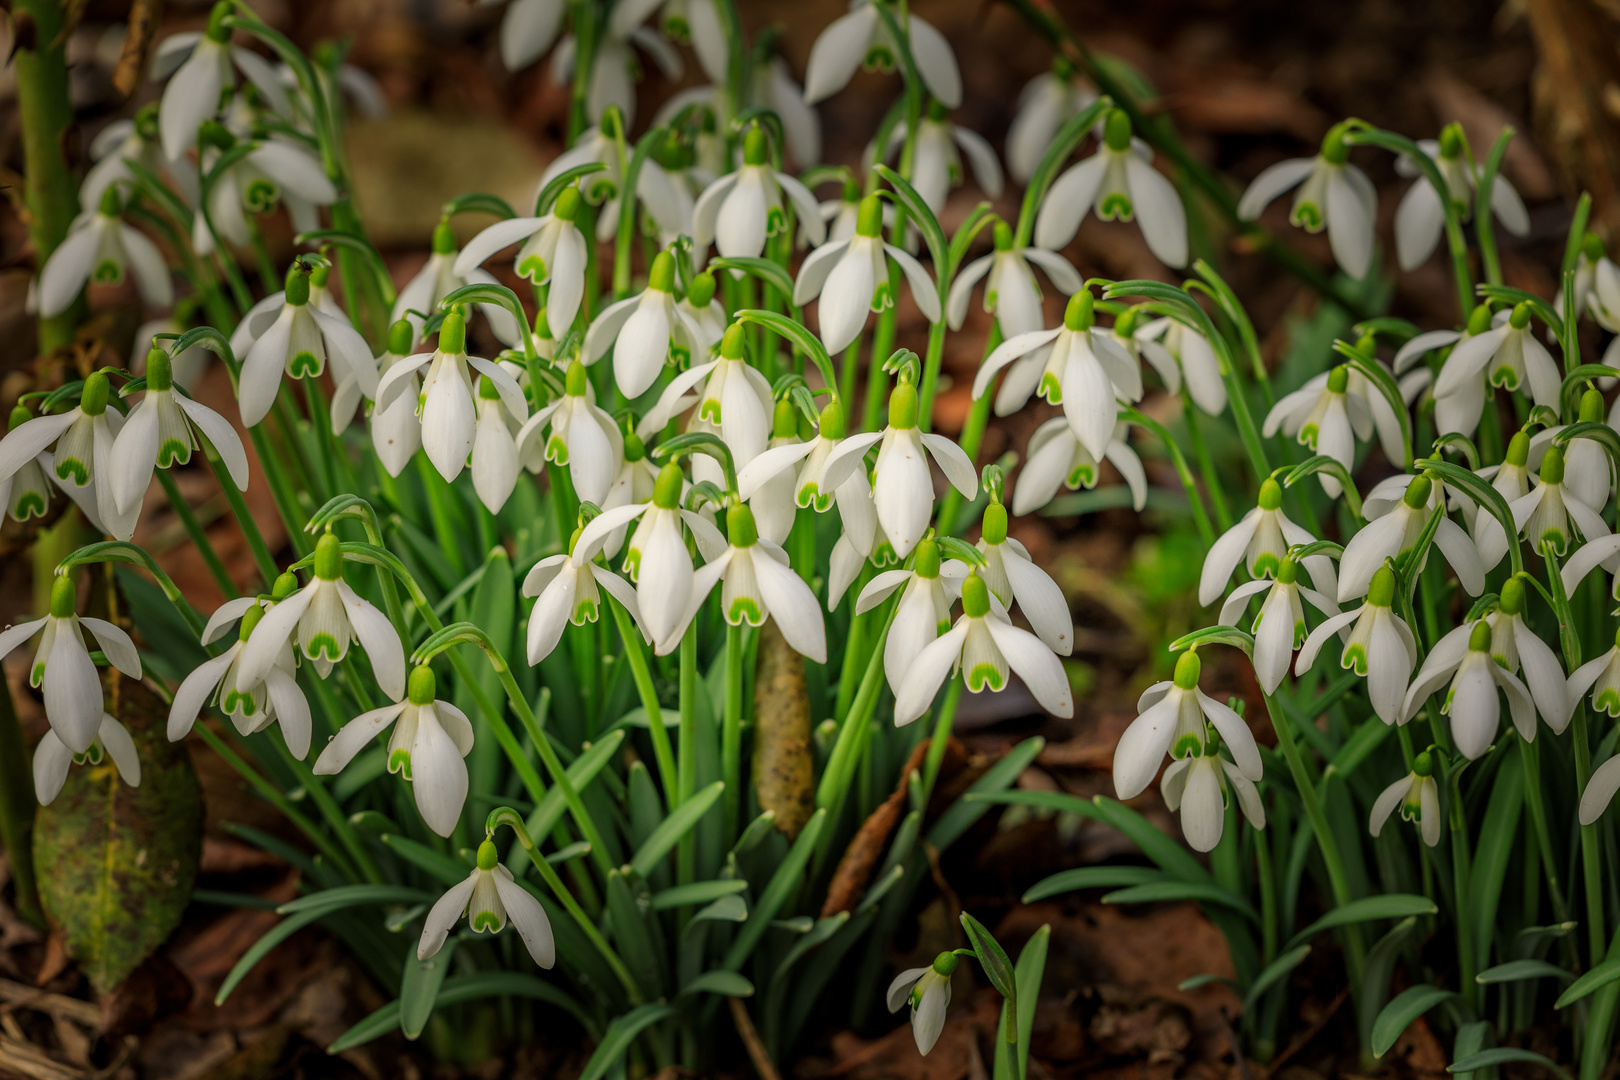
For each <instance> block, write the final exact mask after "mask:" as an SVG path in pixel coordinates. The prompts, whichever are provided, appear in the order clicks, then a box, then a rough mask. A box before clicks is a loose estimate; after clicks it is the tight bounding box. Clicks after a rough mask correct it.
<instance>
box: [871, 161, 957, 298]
mask: <svg viewBox="0 0 1620 1080" xmlns="http://www.w3.org/2000/svg"><path fill="white" fill-rule="evenodd" d="M872 169H873V171H874V172H876V173H877V174H878V175H879V176H881V177H882V178H883V180H884V182H885V183H887V184H888V185H889V187H891V188H892V189H894V195H895V198H897V199H899V200H900V205H901V206H904V207H905V208H906V213H907V215H909V216H910V218H911V220H912V221H913V222H915V223H916V225H917V231H918V232H920V233H922V238H923V242H924V243H925V244H927V245H928V254H929V255H930V256H931V257H932V258H933V260H934V277H935V285H936V287H937V288H938V289H939V298H940V301H941V302H943V301H944V300H945V288H944V285H943V284H942V279H943V275H942V274H941V273H940V272H939V270H940V267H942V266H949V265H950V262H949V259H950V250H951V245H950V241H948V240H946V239H945V230H944V229H942V228H940V227H939V218H937V217H935V216H934V212H933V211H932V210H930V209H929V208H928V204H927V203H926V202H924V201H923V197H922V196H921V195H919V194H917V189H916V188H914V187H912V186H911V183H910V181H908V180H907V179H906V178H905V177H903V176H901V175H900V174H899V173H897V172H895V171H894V170H893V169H891V168H889V167H888V166H887V165H883V164H881V163H880V164H877V165H874V166H873V167H872ZM896 242H898V241H896Z"/></svg>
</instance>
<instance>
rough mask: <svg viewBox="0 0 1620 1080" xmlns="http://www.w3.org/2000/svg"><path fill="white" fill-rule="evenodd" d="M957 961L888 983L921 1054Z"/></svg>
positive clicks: (940, 960)
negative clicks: (908, 1020) (906, 1016)
mask: <svg viewBox="0 0 1620 1080" xmlns="http://www.w3.org/2000/svg"><path fill="white" fill-rule="evenodd" d="M878 2H882V0H878ZM846 17H847V16H846ZM914 24H915V20H914ZM956 964H957V958H956V954H955V953H948V952H942V953H940V954H939V955H938V956H936V957H934V962H933V963H932V964H930V965H929V966H928V967H920V968H907V969H906V970H905V971H902V972H901V973H900V974H898V975H896V976H895V977H894V981H893V982H892V983H890V984H889V993H888V998H889V1011H890V1012H899V1011H900V1009H901V1007H902V1006H904V1005H905V1004H907V1003H908V1002H909V1003H910V1004H911V1037H912V1038H913V1039H915V1040H916V1041H917V1052H918V1053H919V1054H926V1053H928V1051H930V1050H932V1049H933V1048H934V1044H935V1043H937V1042H939V1036H940V1032H942V1031H944V1030H945V1013H946V1011H947V1010H948V1009H949V1008H950V1007H951V976H952V975H954V974H956Z"/></svg>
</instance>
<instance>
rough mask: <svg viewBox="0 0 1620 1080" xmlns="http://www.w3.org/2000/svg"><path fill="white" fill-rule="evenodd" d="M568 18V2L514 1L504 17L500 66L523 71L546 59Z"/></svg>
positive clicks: (491, 0) (487, 1)
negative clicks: (541, 58) (502, 64)
mask: <svg viewBox="0 0 1620 1080" xmlns="http://www.w3.org/2000/svg"><path fill="white" fill-rule="evenodd" d="M483 2H484V3H486V4H493V3H500V2H501V0H483ZM567 15H568V4H567V2H566V0H511V2H510V3H509V4H507V6H506V12H505V14H503V15H502V16H501V62H502V63H504V64H505V65H506V70H508V71H520V70H522V69H523V68H526V67H528V66H529V65H530V64H532V63H534V62H535V61H536V60H538V59H540V57H542V56H544V55H545V54H546V52H547V51H548V50H549V49H550V48H551V46H552V45H553V44H555V43H556V41H557V36H558V35H559V34H561V33H562V28H563V22H564V20H565V19H566V18H567Z"/></svg>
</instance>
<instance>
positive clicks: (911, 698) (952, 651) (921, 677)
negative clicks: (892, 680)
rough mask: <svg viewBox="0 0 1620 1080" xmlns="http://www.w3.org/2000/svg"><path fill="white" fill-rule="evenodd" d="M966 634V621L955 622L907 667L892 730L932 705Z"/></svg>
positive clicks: (958, 654) (957, 655) (905, 723)
mask: <svg viewBox="0 0 1620 1080" xmlns="http://www.w3.org/2000/svg"><path fill="white" fill-rule="evenodd" d="M967 631H968V622H967V620H966V619H965V618H964V619H959V620H958V621H957V624H956V625H955V626H953V627H952V628H951V629H950V630H948V631H946V632H945V634H943V635H942V636H940V637H938V638H936V639H934V640H933V641H932V642H930V643H929V644H928V645H927V646H926V647H924V648H923V650H922V651H921V652H920V653H918V654H917V656H916V659H914V660H913V661H912V662H911V663H910V664H909V665H907V667H906V669H905V679H904V681H903V682H902V683H901V685H900V688H899V690H898V691H897V692H896V694H895V698H894V726H895V727H904V726H905V725H907V724H909V723H911V722H912V721H913V720H916V719H917V718H918V717H920V716H922V715H923V714H924V713H926V712H927V711H928V709H929V707H930V706H932V705H933V703H934V695H936V694H938V693H939V688H940V687H941V686H942V685H943V684H944V682H945V679H946V677H947V676H949V675H950V673H951V670H952V669H953V668H954V667H955V666H956V664H957V661H958V660H960V659H961V657H962V642H963V640H964V639H965V638H966V637H967ZM1048 655H1050V654H1048Z"/></svg>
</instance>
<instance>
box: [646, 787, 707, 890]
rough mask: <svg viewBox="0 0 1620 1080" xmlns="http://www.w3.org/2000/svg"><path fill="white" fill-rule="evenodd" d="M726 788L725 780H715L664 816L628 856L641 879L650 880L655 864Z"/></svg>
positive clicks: (689, 829) (656, 866) (656, 864)
mask: <svg viewBox="0 0 1620 1080" xmlns="http://www.w3.org/2000/svg"><path fill="white" fill-rule="evenodd" d="M725 788H726V785H725V781H723V780H716V781H715V782H714V783H712V784H710V785H709V786H708V787H706V788H703V789H702V790H701V791H699V792H697V794H695V795H693V796H692V797H691V798H690V799H688V800H686V801H685V802H684V803H682V804H681V805H680V806H678V807H676V809H675V812H674V813H672V814H670V815H669V816H668V817H666V818H665V819H664V820H663V821H662V822H661V823H660V824H659V826H658V828H656V829H654V830H653V834H652V835H651V836H649V837H647V842H646V843H645V844H642V845H641V848H640V849H639V850H638V851H637V852H636V853H635V854H634V855H632V856H631V857H630V865H631V866H633V867H634V868H635V870H636V873H638V874H640V875H641V876H642V877H651V876H652V872H653V871H654V870H656V869H658V861H659V860H660V859H662V858H663V857H664V856H665V855H667V854H669V852H670V850H671V849H673V848H674V847H675V845H676V844H677V843H679V842H680V839H681V837H683V836H685V835H686V834H687V833H688V832H689V831H691V829H692V827H693V826H694V825H696V824H697V823H698V821H699V820H700V819H701V818H702V817H703V815H704V814H706V813H708V812H709V810H710V808H712V807H713V806H714V804H715V800H717V799H719V798H720V793H721V792H722V791H724V790H725Z"/></svg>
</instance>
